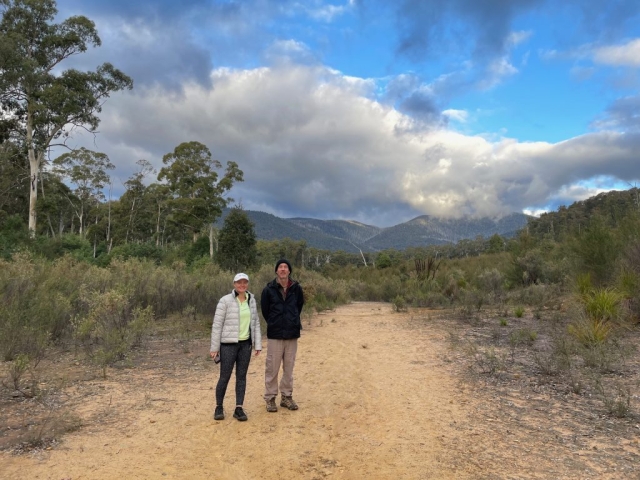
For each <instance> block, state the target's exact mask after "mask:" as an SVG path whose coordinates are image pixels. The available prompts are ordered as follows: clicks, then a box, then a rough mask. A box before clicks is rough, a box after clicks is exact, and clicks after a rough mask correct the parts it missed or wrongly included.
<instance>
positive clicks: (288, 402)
mask: <svg viewBox="0 0 640 480" xmlns="http://www.w3.org/2000/svg"><path fill="white" fill-rule="evenodd" d="M280 406H281V407H286V408H288V409H289V410H297V409H298V404H297V403H296V402H294V401H293V397H285V396H284V395H282V400H280Z"/></svg>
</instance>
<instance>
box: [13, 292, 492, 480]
mask: <svg viewBox="0 0 640 480" xmlns="http://www.w3.org/2000/svg"><path fill="white" fill-rule="evenodd" d="M304 326H305V329H304V332H303V336H302V338H301V340H300V343H299V350H298V361H297V365H296V370H295V385H294V398H295V399H296V400H297V402H298V404H299V406H300V409H299V410H298V411H293V412H292V411H288V410H286V409H283V408H280V409H279V411H278V412H277V413H267V412H266V410H265V408H264V402H263V400H262V393H263V385H264V383H263V373H264V357H263V356H259V357H257V358H256V357H253V358H252V362H251V365H250V369H249V376H248V390H247V395H246V401H245V409H246V412H247V415H248V416H249V421H247V422H238V421H236V420H235V419H233V418H232V416H231V413H232V409H231V407H232V404H233V403H234V394H233V392H234V390H233V380H232V383H231V384H230V385H229V390H228V392H227V398H226V413H227V418H226V419H225V420H224V421H221V422H216V421H214V420H213V418H212V411H213V406H214V398H213V395H214V391H213V388H214V385H215V382H216V381H217V378H218V367H217V366H216V365H214V364H213V362H209V361H205V360H204V358H205V356H206V353H207V349H208V343H207V341H206V340H205V341H204V342H199V346H198V347H197V351H195V350H194V351H192V352H191V353H192V355H191V357H190V358H191V360H190V363H188V364H187V365H186V366H185V365H184V363H182V364H179V363H177V362H176V363H174V362H172V361H171V360H170V359H168V358H167V357H164V360H162V358H159V359H158V360H157V361H158V362H163V361H164V363H163V364H162V365H161V366H160V367H158V368H153V365H150V363H152V362H153V361H154V360H153V359H150V360H149V363H148V364H146V367H147V368H146V369H145V368H136V369H128V370H121V371H113V372H112V373H111V374H110V375H109V378H107V379H106V380H102V379H100V380H98V379H96V380H95V382H93V387H94V391H92V392H91V394H87V395H85V396H84V399H83V401H82V402H81V403H79V404H78V405H77V407H76V411H77V412H78V414H79V415H80V416H81V417H82V418H83V419H87V418H92V419H93V421H91V422H86V424H85V426H83V427H82V428H81V429H80V430H78V431H77V432H74V433H70V434H67V435H65V436H64V438H63V441H62V443H61V444H60V445H58V446H56V447H55V448H53V449H52V450H50V451H44V452H39V453H37V454H31V455H22V456H13V455H10V454H8V453H4V454H2V455H1V456H0V464H1V465H0V466H1V467H2V468H1V470H0V477H1V478H3V479H23V478H30V479H55V480H61V479H73V480H76V479H149V478H151V479H153V478H176V479H198V478H206V477H211V478H222V479H258V478H260V479H276V478H278V479H280V478H291V479H297V478H304V479H316V478H326V477H331V478H341V479H342V478H344V479H350V478H353V479H361V478H370V479H387V478H396V479H440V478H442V479H445V478H452V479H453V478H456V479H458V478H481V477H483V475H482V474H481V472H479V471H478V470H477V468H478V466H477V465H475V466H474V463H473V462H472V461H471V459H470V458H469V457H465V455H464V452H469V451H470V450H469V449H470V448H472V447H471V446H469V445H467V442H469V441H470V438H471V436H470V435H469V434H468V430H469V429H472V426H471V423H470V422H469V418H468V412H467V410H466V407H465V405H466V401H465V399H464V394H463V393H461V392H460V388H459V384H458V381H457V380H456V378H454V377H453V376H452V374H451V373H450V372H448V371H447V366H446V364H445V362H443V360H442V359H443V357H445V356H446V342H445V334H444V333H443V332H442V331H441V330H439V329H438V328H437V327H436V326H433V325H431V326H430V325H428V324H424V322H422V323H420V324H419V325H418V324H417V322H415V321H413V320H412V318H411V317H410V316H409V315H408V314H398V313H394V312H392V310H391V306H390V305H387V304H377V303H354V304H351V305H348V306H344V307H340V308H339V309H338V310H337V311H335V312H330V313H327V314H323V315H318V316H315V317H314V318H313V319H312V320H311V321H310V322H309V321H306V320H305V321H304ZM200 343H201V344H202V345H200ZM158 353H160V352H158ZM143 367H145V365H143ZM77 388H91V386H90V385H89V386H85V387H81V386H78V387H77ZM72 393H73V392H69V394H70V395H71V394H72ZM77 393H79V392H76V394H77ZM97 419H100V421H97ZM479 440H481V439H479V438H478V437H474V438H473V442H474V444H475V445H477V444H478V443H480V444H481V443H482V441H480V442H479ZM484 478H487V477H484Z"/></svg>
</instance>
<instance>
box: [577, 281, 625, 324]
mask: <svg viewBox="0 0 640 480" xmlns="http://www.w3.org/2000/svg"><path fill="white" fill-rule="evenodd" d="M582 302H583V307H584V311H585V313H586V314H587V317H589V318H591V319H595V320H601V321H604V322H615V321H618V320H620V319H621V316H622V312H621V302H622V296H621V295H620V293H618V291H616V290H614V289H612V288H602V289H597V290H595V291H592V292H590V293H589V294H586V295H583V296H582Z"/></svg>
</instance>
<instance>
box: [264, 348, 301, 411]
mask: <svg viewBox="0 0 640 480" xmlns="http://www.w3.org/2000/svg"><path fill="white" fill-rule="evenodd" d="M297 351H298V339H297V338H293V339H291V340H277V339H271V338H270V339H269V340H268V342H267V360H266V366H265V371H264V399H265V400H266V401H268V400H271V399H272V398H275V397H277V396H278V373H279V372H280V364H281V363H282V379H281V380H280V393H281V394H282V395H284V396H285V397H290V396H291V394H292V393H293V366H294V365H295V363H296V352H297Z"/></svg>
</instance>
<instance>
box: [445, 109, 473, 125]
mask: <svg viewBox="0 0 640 480" xmlns="http://www.w3.org/2000/svg"><path fill="white" fill-rule="evenodd" d="M442 114H443V115H444V116H445V117H447V118H449V119H450V120H455V121H456V122H460V123H465V122H466V121H467V120H468V119H469V112H467V111H466V110H456V109H453V108H449V109H447V110H444V111H443V112H442Z"/></svg>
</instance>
